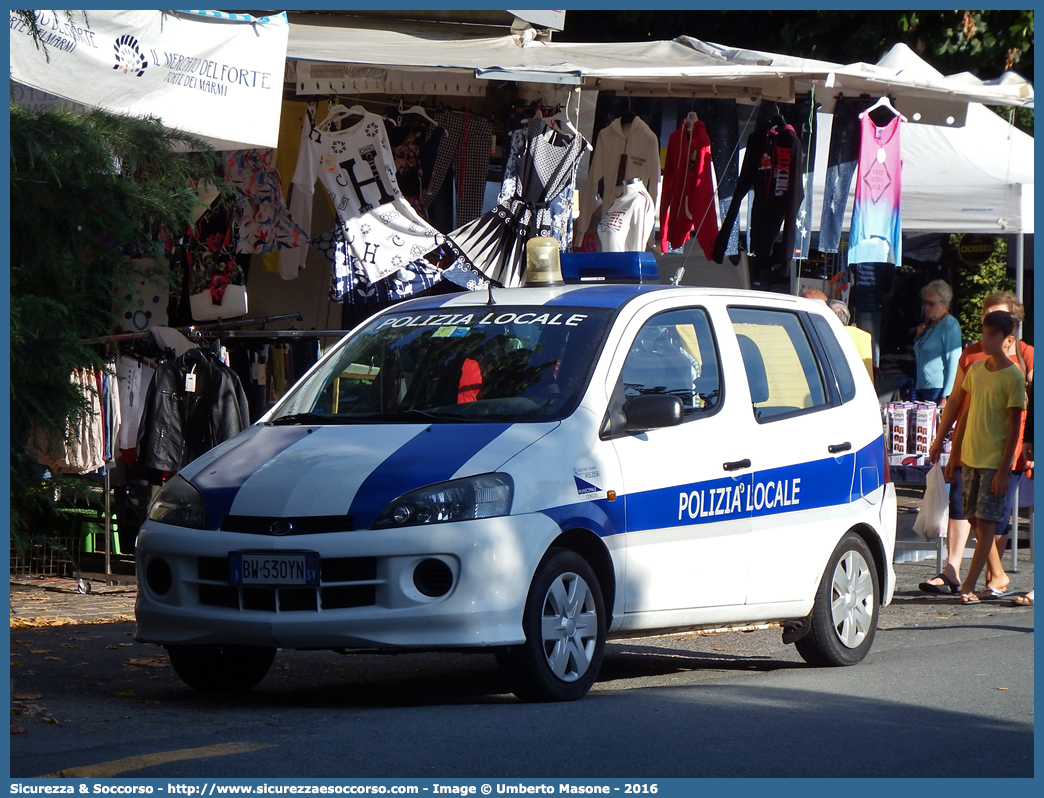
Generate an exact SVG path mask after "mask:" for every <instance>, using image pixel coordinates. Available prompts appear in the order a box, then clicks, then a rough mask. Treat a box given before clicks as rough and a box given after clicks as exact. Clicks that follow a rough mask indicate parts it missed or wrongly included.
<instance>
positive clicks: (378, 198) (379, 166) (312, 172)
mask: <svg viewBox="0 0 1044 798" xmlns="http://www.w3.org/2000/svg"><path fill="white" fill-rule="evenodd" d="M314 132H315V134H316V135H315V136H313V137H312V138H310V139H309V141H308V147H309V151H310V157H308V158H302V159H300V160H299V162H298V166H297V173H300V177H299V176H298V174H297V173H295V176H294V183H295V184H296V185H298V186H301V187H302V189H303V190H312V187H313V186H314V183H315V179H316V177H318V178H319V179H320V180H321V181H322V183H323V186H324V187H325V188H326V190H327V191H328V192H329V194H330V197H331V198H332V199H333V202H334V205H335V209H336V213H337V217H338V220H339V222H340V224H341V226H342V227H343V229H344V236H345V240H346V241H347V243H348V247H349V248H350V249H351V251H352V254H353V256H354V257H355V258H356V259H357V260H358V261H359V262H360V263H362V266H363V269H364V270H365V272H366V279H367V281H368V282H370V283H374V282H377V281H378V280H381V279H383V278H385V277H388V276H389V275H391V274H394V273H395V272H397V271H399V270H400V269H401V268H403V267H404V266H406V265H407V264H408V263H410V262H411V261H414V260H416V259H418V258H421V257H423V256H424V255H426V254H428V253H429V252H431V251H432V250H434V249H436V248H437V246H438V240H437V239H438V236H439V235H440V234H439V232H438V231H437V230H436V229H435V228H434V227H432V226H431V225H430V224H428V223H427V222H426V221H424V219H422V218H421V217H420V215H419V214H418V213H417V212H416V211H415V210H414V209H413V207H412V206H411V205H410V204H409V203H408V202H407V201H406V199H405V197H403V195H402V191H401V190H400V189H399V186H398V183H397V182H396V179H395V162H394V158H393V156H392V152H391V145H390V143H389V141H388V134H387V132H386V130H385V125H384V120H383V119H382V118H381V117H379V116H378V115H377V114H371V113H369V112H366V113H365V114H364V116H363V117H362V119H360V121H358V122H356V123H355V124H354V125H352V126H351V127H348V128H346V129H345V130H342V131H338V132H333V133H329V132H322V131H320V130H318V128H317V129H316V131H314Z"/></svg>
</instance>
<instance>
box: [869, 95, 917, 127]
mask: <svg viewBox="0 0 1044 798" xmlns="http://www.w3.org/2000/svg"><path fill="white" fill-rule="evenodd" d="M875 108H887V109H888V110H889V111H891V112H892V113H893V114H894V115H895V116H897V117H899V118H900V119H902V120H903V121H904V122H905V121H907V120H906V117H905V116H903V115H902V114H901V113H899V111H898V110H896V107H895V106H894V105H892V101H891V100H889V99H888V95H887V94H886V95H884V96H882V97H879V98H878V100H877V102H875V103H874V104H873V105H871V106H870V107H869V108H867V109H866V110H865V111H863V112H862V113H861V114H859V118H860V119H862V118H863V117H864V116H866V115H867V114H868V113H870V112H871V111H873V110H874V109H875Z"/></svg>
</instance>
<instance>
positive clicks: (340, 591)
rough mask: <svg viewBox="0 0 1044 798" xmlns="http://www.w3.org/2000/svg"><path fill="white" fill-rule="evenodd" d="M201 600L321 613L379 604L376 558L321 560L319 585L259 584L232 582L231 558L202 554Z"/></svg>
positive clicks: (212, 604)
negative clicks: (276, 585)
mask: <svg viewBox="0 0 1044 798" xmlns="http://www.w3.org/2000/svg"><path fill="white" fill-rule="evenodd" d="M197 568H198V570H197V575H198V576H199V579H200V580H201V584H200V585H199V603H200V604H204V605H206V606H209V607H226V608H228V609H233V610H258V611H261V612H319V611H321V610H342V609H346V608H349V607H372V606H373V605H374V604H376V603H377V585H376V584H375V582H376V580H377V558H376V557H328V558H326V559H323V560H320V565H319V585H318V586H316V587H302V586H294V587H257V586H254V585H250V586H245V585H233V584H230V583H229V564H228V557H200V558H199V561H198V566H197Z"/></svg>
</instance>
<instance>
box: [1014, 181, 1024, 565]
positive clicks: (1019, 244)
mask: <svg viewBox="0 0 1044 798" xmlns="http://www.w3.org/2000/svg"><path fill="white" fill-rule="evenodd" d="M1020 188H1021V187H1020ZM1024 256H1025V245H1024V238H1023V233H1022V231H1021V230H1019V232H1018V233H1016V235H1015V296H1016V297H1018V300H1019V302H1020V303H1021V302H1022V292H1023V279H1024V274H1023V269H1024V268H1025V263H1024V261H1023V257H1024ZM1018 333H1019V334H1018V338H1020V339H1021V338H1022V322H1019V330H1018ZM1014 505H1015V506H1014V507H1013V508H1012V511H1011V516H1012V517H1011V570H1012V572H1013V573H1017V572H1018V570H1019V489H1018V488H1015V497H1014Z"/></svg>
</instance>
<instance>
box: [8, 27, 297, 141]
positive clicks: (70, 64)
mask: <svg viewBox="0 0 1044 798" xmlns="http://www.w3.org/2000/svg"><path fill="white" fill-rule="evenodd" d="M35 13H36V15H37V22H38V24H39V27H40V28H41V30H42V31H43V40H42V46H40V47H38V46H37V44H36V42H34V40H33V37H32V36H31V35H30V32H29V28H28V26H27V25H26V24H25V23H24V21H23V20H22V19H21V18H20V17H19V16H18V15H17V13H16V12H14V11H12V12H11V78H12V80H15V81H18V82H19V83H23V84H25V85H27V86H31V87H32V88H34V89H39V90H40V91H44V92H48V93H49V94H54V95H57V96H58V97H62V98H65V99H68V100H71V101H73V102H76V103H82V104H83V105H85V106H90V107H96V108H103V109H105V110H108V111H113V112H116V113H123V114H132V115H134V116H155V117H158V118H159V119H161V120H163V124H164V125H166V126H167V127H169V128H177V129H179V130H183V131H186V132H189V133H193V134H195V135H197V136H200V137H202V138H204V139H206V140H208V141H209V142H210V143H211V144H212V145H213V146H214V147H215V148H216V149H224V150H228V149H246V148H252V147H275V146H276V144H277V142H278V137H279V112H280V108H281V105H282V94H283V72H284V66H285V61H286V44H287V39H288V37H289V30H290V28H289V24H288V22H287V17H286V14H285V13H280V14H274V15H272V16H270V17H249V16H247V15H245V14H222V13H219V12H210V11H198V12H192V11H89V12H84V11H69V12H66V11H36V12H35Z"/></svg>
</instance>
